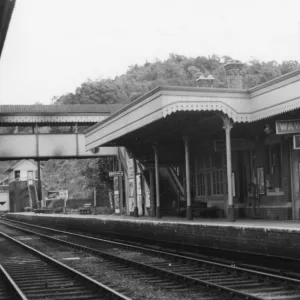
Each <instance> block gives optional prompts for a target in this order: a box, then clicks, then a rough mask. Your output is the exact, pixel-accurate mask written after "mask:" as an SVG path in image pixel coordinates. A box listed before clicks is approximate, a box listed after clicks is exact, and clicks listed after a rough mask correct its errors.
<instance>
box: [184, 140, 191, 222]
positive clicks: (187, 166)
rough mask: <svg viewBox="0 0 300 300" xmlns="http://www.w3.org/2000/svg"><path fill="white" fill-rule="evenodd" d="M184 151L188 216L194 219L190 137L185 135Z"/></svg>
mask: <svg viewBox="0 0 300 300" xmlns="http://www.w3.org/2000/svg"><path fill="white" fill-rule="evenodd" d="M183 141H184V152H185V174H186V176H185V177H186V198H187V201H186V202H187V205H186V218H187V219H188V220H193V211H192V199H191V175H190V153H189V138H188V137H184V138H183Z"/></svg>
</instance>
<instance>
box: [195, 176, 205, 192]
mask: <svg viewBox="0 0 300 300" xmlns="http://www.w3.org/2000/svg"><path fill="white" fill-rule="evenodd" d="M195 178H196V196H205V173H204V172H200V173H197V174H196V175H195Z"/></svg>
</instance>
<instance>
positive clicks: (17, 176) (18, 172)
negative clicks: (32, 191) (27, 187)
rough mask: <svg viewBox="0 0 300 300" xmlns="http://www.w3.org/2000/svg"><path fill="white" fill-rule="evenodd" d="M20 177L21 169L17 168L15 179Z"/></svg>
mask: <svg viewBox="0 0 300 300" xmlns="http://www.w3.org/2000/svg"><path fill="white" fill-rule="evenodd" d="M20 177H21V171H20V170H16V171H15V179H16V180H19V179H20Z"/></svg>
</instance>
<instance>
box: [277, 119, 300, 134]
mask: <svg viewBox="0 0 300 300" xmlns="http://www.w3.org/2000/svg"><path fill="white" fill-rule="evenodd" d="M290 133H300V120H285V121H276V134H290Z"/></svg>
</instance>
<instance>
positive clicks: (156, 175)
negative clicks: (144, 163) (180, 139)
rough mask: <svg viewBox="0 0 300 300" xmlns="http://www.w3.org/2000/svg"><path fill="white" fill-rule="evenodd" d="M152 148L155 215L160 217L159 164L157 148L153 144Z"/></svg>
mask: <svg viewBox="0 0 300 300" xmlns="http://www.w3.org/2000/svg"><path fill="white" fill-rule="evenodd" d="M153 150H154V165H155V185H156V217H157V218H158V219H160V218H161V215H160V199H159V196H160V194H159V165H158V149H157V145H154V146H153Z"/></svg>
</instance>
